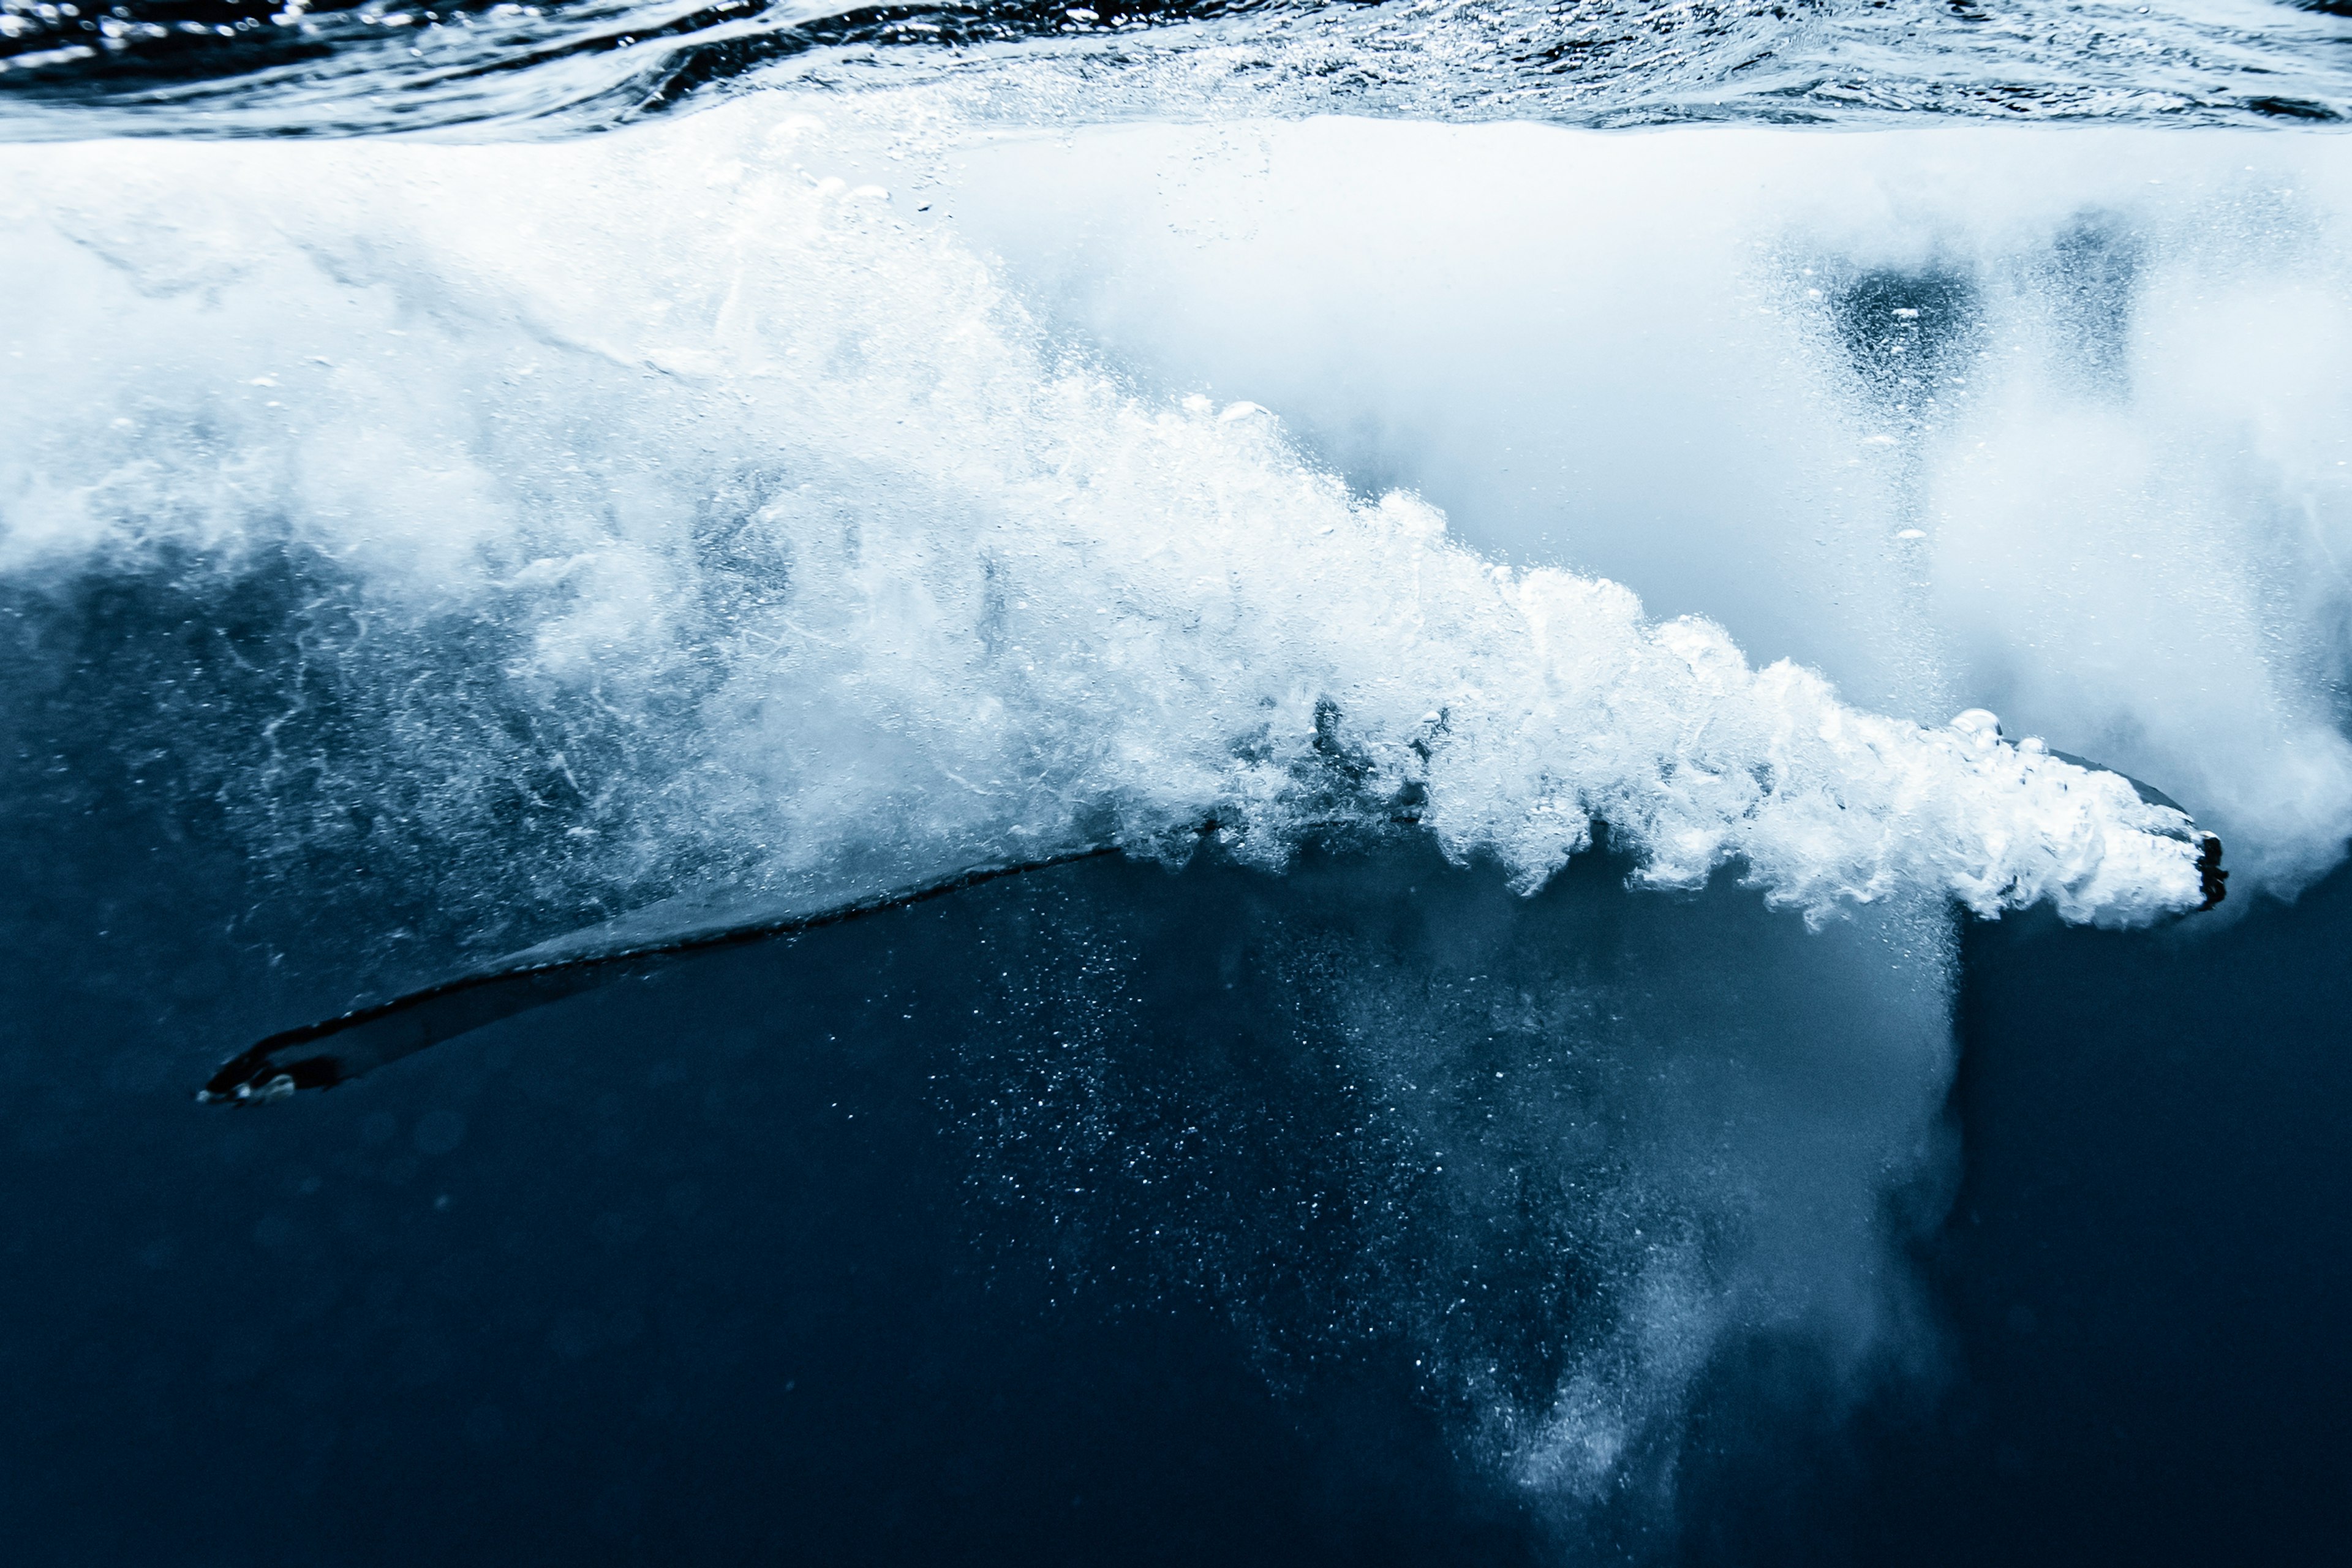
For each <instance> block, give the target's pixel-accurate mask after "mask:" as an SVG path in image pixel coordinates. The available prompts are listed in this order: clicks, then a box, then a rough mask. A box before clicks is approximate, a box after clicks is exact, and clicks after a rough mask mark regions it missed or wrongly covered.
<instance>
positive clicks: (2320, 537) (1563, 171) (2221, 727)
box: [933, 120, 2352, 891]
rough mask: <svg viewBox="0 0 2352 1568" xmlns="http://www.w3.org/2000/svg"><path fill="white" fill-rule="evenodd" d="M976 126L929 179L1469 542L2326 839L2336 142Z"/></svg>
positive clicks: (1075, 302) (2292, 846)
mask: <svg viewBox="0 0 2352 1568" xmlns="http://www.w3.org/2000/svg"><path fill="white" fill-rule="evenodd" d="M963 165H964V166H961V167H959V168H957V169H954V170H951V171H950V177H949V178H948V180H947V181H946V183H945V184H942V186H941V187H940V190H939V192H938V193H937V194H936V195H935V196H934V198H933V199H935V200H936V201H938V202H939V203H940V205H941V207H942V208H943V209H947V210H952V211H953V212H954V213H955V214H956V221H957V222H958V224H959V225H961V226H962V228H963V229H964V230H965V231H966V232H967V233H968V234H970V235H971V236H972V237H974V238H975V239H976V240H977V241H979V242H980V243H982V244H984V245H985V246H986V247H989V249H991V250H992V251H993V252H995V253H997V254H998V255H1000V256H1001V257H1002V258H1003V263H1004V266H1005V268H1006V272H1007V276H1008V277H1010V278H1012V279H1014V280H1016V281H1017V282H1018V283H1020V284H1021V285H1022V286H1023V288H1024V289H1025V291H1026V297H1027V298H1028V299H1029V300H1031V301H1032V302H1033V303H1034V306H1035V308H1037V309H1038V310H1040V311H1041V312H1042V313H1043V314H1044V315H1045V318H1046V319H1047V320H1049V321H1052V322H1054V323H1055V324H1056V325H1058V326H1061V327H1063V328H1064V329H1065V330H1066V331H1070V332H1072V333H1073V334H1075V335H1078V336H1081V337H1083V338H1084V340H1085V341H1087V342H1090V343H1093V344H1097V345H1101V346H1102V348H1103V350H1104V352H1107V353H1111V354H1113V355H1115V356H1116V358H1117V360H1118V363H1120V364H1121V365H1122V367H1124V368H1125V369H1126V370H1127V371H1128V372H1129V374H1132V375H1134V376H1135V377H1136V378H1137V379H1138V380H1139V382H1141V383H1143V384H1148V385H1167V386H1171V387H1174V388H1176V389H1178V390H1181V391H1192V390H1196V389H1197V390H1201V391H1204V392H1213V393H1214V394H1215V395H1217V396H1218V397H1219V398H1221V399H1223V398H1232V397H1246V398H1252V399H1255V400H1256V401H1258V402H1261V403H1264V404H1265V405H1268V406H1270V407H1274V408H1276V409H1278V410H1279V411H1280V412H1281V413H1282V415H1283V416H1284V417H1285V418H1286V420H1287V421H1288V422H1289V423H1290V426H1291V427H1292V428H1293V429H1294V430H1295V431H1297V433H1298V434H1299V436H1300V437H1301V438H1302V439H1303V440H1304V441H1305V442H1306V443H1307V445H1308V446H1309V447H1311V448H1312V449H1313V450H1315V451H1317V452H1318V453H1319V454H1322V455H1323V458H1324V460H1326V461H1328V462H1330V463H1331V464H1333V465H1334V466H1336V467H1339V468H1342V469H1343V470H1344V471H1346V472H1348V473H1349V475H1350V476H1351V478H1353V479H1355V481H1356V482H1357V483H1359V484H1360V485H1361V486H1367V487H1378V486H1381V485H1385V484H1391V483H1401V484H1404V485H1407V486H1410V487H1412V488H1413V489H1416V490H1418V491H1419V492H1420V493H1422V494H1423V495H1424V496H1425V497H1427V498H1428V499H1429V500H1432V501H1433V502H1434V503H1436V504H1439V505H1441V506H1443V507H1444V509H1445V510H1447V511H1448V513H1449V515H1450V516H1451V518H1452V520H1453V522H1454V528H1455V529H1456V531H1458V532H1459V533H1460V534H1461V535H1462V536H1463V537H1465V539H1467V540H1469V541H1470V542H1473V543H1474V544H1475V545H1477V546H1478V547H1480V548H1482V549H1485V550H1487V551H1490V552H1497V553H1502V554H1506V555H1507V556H1509V557H1510V558H1512V559H1515V560H1520V561H1538V562H1552V563H1561V564H1568V565H1573V566H1575V567H1578V568H1579V569H1580V570H1585V571H1589V572H1595V573H1598V574H1602V575H1605V576H1608V577H1611V578H1612V579H1614V580H1616V581H1620V582H1622V583H1624V584H1627V585H1628V586H1630V587H1633V588H1634V589H1635V590H1636V591H1637V592H1639V593H1640V594H1641V595H1643V599H1644V600H1645V602H1647V603H1648V604H1649V605H1652V606H1654V608H1657V609H1660V610H1663V611H1666V612H1670V613H1671V612H1680V611H1692V612H1696V613H1700V614H1704V615H1706V616H1708V617H1709V618H1710V619H1713V620H1715V621H1717V622H1718V623H1719V624H1721V625H1723V626H1727V628H1728V629H1729V630H1730V631H1731V632H1732V633H1733V635H1734V636H1735V637H1737V638H1738V641H1739V642H1740V643H1741V645H1742V646H1743V647H1746V648H1748V650H1750V652H1751V653H1753V654H1755V655H1757V656H1758V657H1759V660H1760V659H1762V658H1770V657H1773V656H1777V655H1780V654H1783V653H1786V654H1790V655H1793V656H1795V657H1797V658H1799V659H1800V660H1801V661H1802V662H1804V663H1807V664H1809V665H1811V666H1813V667H1815V668H1820V669H1822V670H1823V671H1824V672H1825V673H1827V674H1828V675H1830V676H1831V677H1832V679H1834V680H1835V681H1836V682H1837V683H1838V685H1839V686H1840V688H1841V689H1842V690H1843V691H1844V692H1845V693H1847V694H1848V696H1849V697H1850V698H1851V699H1852V700H1855V701H1856V702H1857V703H1858V704H1859V705H1860V706H1863V707H1866V708H1871V709H1874V710H1881V711H1889V712H1895V713H1900V714H1904V715H1906V716H1909V717H1912V718H1915V719H1917V720H1920V721H1923V722H1933V721H1937V720H1939V719H1940V718H1942V717H1943V716H1945V715H1947V714H1949V713H1951V712H1953V711H1955V710H1958V709H1960V708H1963V707H1966V706H1969V705H1970V704H1972V703H1976V702H1989V703H1990V705H1991V706H1992V707H1994V708H1996V709H1998V710H2000V712H2001V713H2002V714H2003V715H2004V716H2005V717H2007V718H2008V719H2010V720H2011V721H2012V723H2013V726H2014V727H2015V729H2016V730H2017V731H2020V732H2025V733H2041V734H2044V735H2047V736H2048V737H2049V738H2050V739H2051V741H2052V742H2053V744H2056V745H2057V746H2059V747H2061V748H2062V749H2063V750H2066V751H2069V752H2077V753H2081V754H2085V755H2090V756H2095V757H2096V758H2098V759H2099V760H2100V761H2102V762H2105V763H2112V764H2113V765H2116V766H2118V767H2122V768H2125V769H2126V770H2127V771H2129V772H2131V773H2136V774H2137V775H2139V776H2141V777H2144V778H2147V779H2149V780H2151V781H2153V782H2155V783H2158V784H2161V785H2162V786H2163V787H2164V788H2165V789H2166V790H2167V791H2168V792H2169V793H2171V794H2172V795H2175V796H2177V797H2178V798H2179V799H2180V800H2182V801H2183V802H2184V803H2185V804H2186V805H2188V806H2189V808H2190V809H2191V810H2192V811H2194V812H2195V813H2196V814H2197V815H2198V817H2199V820H2200V822H2202V823H2205V824H2206V825H2207V826H2212V827H2214V828H2215V829H2216V830H2217V831H2219V832H2220V833H2221V836H2222V837H2224V839H2226V840H2227V841H2228V843H2229V845H2230V847H2231V860H2232V863H2233V865H2235V866H2237V867H2238V868H2239V869H2240V873H2241V875H2240V879H2239V882H2238V883H2237V886H2239V887H2240V888H2245V887H2247V886H2249V885H2250V884H2252V885H2255V886H2268V887H2270V888H2273V889H2278V890H2283V891H2284V890H2292V889H2294V888H2295V887H2297V886H2300V885H2301V884H2302V883H2304V882H2305V881H2306V880H2308V879H2310V878H2312V877H2314V876H2316V875H2318V874H2320V873H2321V872H2323V871H2325V870H2326V868H2329V867H2330V866H2332V865H2334V864H2335V863H2336V860H2337V859H2338V858H2340V856H2341V854H2342V852H2343V847H2344V844H2345V841H2346V838H2347V835H2352V746H2347V743H2346V742H2345V739H2344V737H2343V735H2342V733H2341V726H2342V721H2343V718H2344V712H2343V709H2342V703H2341V699H2340V696H2339V692H2340V690H2341V687H2342V682H2343V679H2344V677H2345V674H2346V670H2347V664H2346V660H2347V651H2352V644H2347V639H2346V638H2345V637H2344V632H2343V628H2344V627H2345V626H2347V624H2352V579H2347V575H2346V570H2347V568H2346V563H2347V562H2352V467H2347V463H2352V437H2347V434H2346V433H2347V431H2352V403H2347V396H2352V395H2347V391H2346V385H2345V381H2344V378H2343V376H2342V375H2341V374H2339V373H2338V367H2340V366H2341V364H2342V363H2344V361H2345V354H2346V352H2347V346H2352V303H2347V301H2352V273H2347V262H2346V259H2345V258H2347V256H2352V142H2346V141H2345V140H2344V139H2343V138H2340V137H2322V136H2278V135H2261V134H2243V133H2188V134H2181V133H2176V132H2156V131H2138V132H2112V131H2087V130H2084V131H2066V132H2056V131H2043V132H2033V131H2024V130H2016V131H2002V130H1996V129H1991V128H1986V127H1973V128H1968V129H1963V130H1945V131H1937V132H1899V133H1894V132H1890V133H1884V134H1870V135H1837V136H1825V135H1822V134H1818V133H1806V132H1784V131H1767V130H1756V129H1737V128H1731V127H1709V128H1705V129H1694V130H1690V131H1685V132H1664V133H1652V134H1643V135H1613V136H1612V135H1602V134H1594V133H1580V132H1565V131H1559V130H1553V129H1547V128H1543V127H1538V126H1529V125H1493V126H1458V125H1457V126H1427V125H1403V124H1388V123H1377V122H1367V121H1345V120H1322V121H1305V122H1300V123H1287V124H1285V123H1274V122H1257V123H1252V122H1232V121H1227V122H1223V123H1218V124H1213V125H1201V126H1181V125H1179V126H1168V125H1135V126H1121V127H1116V128H1107V129H1099V130H1095V131H1091V132H1084V133H1081V134H1076V135H1061V136H1056V137H1053V138H1045V137H1034V138H1022V137H1010V138H1006V139H1003V140H1000V141H997V142H992V143H989V144H986V145H984V146H980V147H976V148H974V149H973V150H972V151H971V153H968V154H967V155H966V156H965V158H964V160H963ZM1869 277H1875V278H1877V279H1881V283H1880V285H1879V291H1880V292H1881V293H1884V295H1885V298H1884V299H1881V300H1876V301H1875V306H1874V309H1883V310H1884V313H1885V321H1884V322H1883V323H1882V325H1883V327H1884V328H1885V330H1887V331H1893V330H1895V329H1896V328H1904V329H1911V328H1922V323H1923V322H1924V323H1925V327H1924V328H1922V330H1929V331H1934V330H1947V329H1950V328H1951V327H1952V326H1953V324H1954V323H1953V321H1952V320H1951V317H1950V315H1949V314H1943V315H1942V317H1941V320H1937V317H1938V316H1939V312H1938V310H1937V309H1936V307H1937V304H1938V303H1939V300H1940V302H1942V303H1945V304H1957V305H1958V308H1959V310H1960V313H1961V314H1962V315H1963V316H1964V317H1965V318H1966V320H1965V321H1963V322H1961V323H1960V324H1959V326H1958V331H1955V332H1954V333H1953V337H1952V340H1951V342H1952V344H1953V346H1952V347H1951V349H1950V350H1949V351H1948V353H1951V354H1953V355H1957V358H1956V359H1955V360H1953V361H1952V363H1948V364H1946V365H1945V366H1943V367H1942V368H1943V370H1944V372H1945V374H1944V375H1943V376H1941V377H1928V378H1926V379H1925V380H1922V379H1921V378H1919V377H1917V376H1916V375H1914V376H1913V381H1914V384H1912V385H1910V386H1908V387H1906V386H1905V385H1904V384H1903V382H1902V380H1901V379H1900V375H1899V374H1897V373H1898V372H1899V368H1900V367H1899V366H1896V365H1895V363H1894V362H1893V361H1892V360H1891V359H1889V360H1888V361H1886V362H1885V363H1887V364H1888V366H1889V375H1888V377H1887V378H1886V379H1885V380H1883V381H1882V382H1880V383H1879V384H1875V385H1873V384H1866V383H1865V382H1864V380H1863V379H1862V378H1859V377H1857V375H1856V373H1855V365H1854V362H1853V348H1852V345H1851V344H1850V343H1848V342H1842V341H1841V333H1842V331H1857V330H1869V329H1870V323H1868V322H1864V321H1855V320H1846V321H1841V319H1840V317H1839V314H1838V312H1839V310H1840V301H1841V300H1855V299H1857V298H1860V296H1856V295H1854V294H1853V293H1852V292H1851V291H1850V290H1851V289H1852V286H1853V283H1854V281H1855V279H1858V278H1869ZM1906 278H1918V279H1924V280H1925V283H1926V285H1927V289H1928V290H1929V291H1930V294H1931V295H1932V296H1933V297H1926V298H1922V297H1913V296H1911V295H1909V294H1906V293H1905V292H1904V289H1905V287H1906V285H1905V284H1904V283H1903V282H1902V279H1906ZM1936 289H1944V290H1946V291H1947V292H1946V293H1944V294H1942V295H1934V291H1935V290H1936ZM1923 304H1925V305H1927V306H1928V307H1929V309H1928V310H1927V311H1926V312H1925V313H1924V314H1918V313H1915V314H1912V315H1909V316H1905V315H1902V314H1901V313H1900V312H1902V311H1905V310H1909V311H1913V312H1918V311H1919V310H1920V307H1921V306H1922V305H1923ZM1855 308H1857V309H1858V308H1859V307H1855ZM1961 339H1965V340H1966V341H1965V342H1961V341H1959V340H1961ZM1961 373H1966V374H1961Z"/></svg>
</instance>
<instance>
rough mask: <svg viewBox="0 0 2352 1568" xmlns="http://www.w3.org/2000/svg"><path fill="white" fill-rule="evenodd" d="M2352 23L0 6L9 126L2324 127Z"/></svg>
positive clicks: (2178, 14)
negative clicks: (812, 95)
mask: <svg viewBox="0 0 2352 1568" xmlns="http://www.w3.org/2000/svg"><path fill="white" fill-rule="evenodd" d="M2347 26H2352V23H2347V21H2346V20H2345V18H2344V17H2343V16H2342V14H2341V7H2339V6H2336V5H2328V4H2325V3H2322V4H2315V5H2307V6H2294V5H2255V4H2250V5H2241V6H2232V7H2220V8H2217V7H2212V6H2205V5H2187V4H2174V5H2155V6H2126V5H2090V6H2085V5H2062V4H2053V3H2047V0H2037V3H2036V4H2032V5H2023V6H2011V7H2006V8H2003V9H2001V10H2000V11H1998V12H1996V11H1991V10H1987V9H1985V8H1983V7H1979V6H1977V5H1968V4H1951V5H1945V4H1927V3H1923V0H1908V3H1906V4H1902V5H1885V4H1883V3H1880V4H1860V3H1854V0H1816V3H1813V4H1808V5H1796V6H1791V5H1785V4H1780V3H1778V0H1714V3H1709V4H1705V5H1678V6H1667V7H1658V6H1652V5H1637V4H1630V3H1622V0H1621V3H1618V4H1612V5H1580V6H1577V7H1575V8H1574V9H1573V10H1572V11H1570V12H1561V11H1559V10H1558V9H1557V8H1555V7H1549V6H1545V5H1528V4H1518V3H1513V4H1481V5H1467V4H1459V3H1450V4H1430V3H1391V4H1386V5H1318V4H1250V3H1247V0H1198V3H1181V0H1179V3H1173V4H1163V5H1126V4H1121V3H1119V0H1103V3H1102V4H1099V5H1091V6H1073V5H1058V4H1036V3H1034V0H1009V3H1008V0H975V3H972V4H968V5H867V6H854V7H847V8H833V9H828V8H825V7H823V6H817V5H808V4H805V3H803V0H791V3H785V4H761V3H760V0H718V3H716V4H691V3H678V0H669V3H662V4H634V5H632V4H615V3H612V0H586V3H578V4H549V5H516V4H506V3H501V4H494V5H492V4H481V3H479V0H460V3H457V4H451V5H433V6H418V7H401V6H396V5H384V4H377V3H373V0H370V3H367V4H362V5H342V4H333V3H328V4H318V5H304V4H299V3H296V4H289V5H284V6H283V7H281V8H278V9H271V8H269V7H268V6H265V5H260V4H255V5H249V6H248V5H237V4H233V3H230V4H224V3H219V0H129V3H127V4H123V5H111V6H107V7H103V8H101V7H100V6H98V5H86V6H85V5H75V4H71V3H70V0H68V3H67V4H63V5H51V4H47V3H36V0H7V5H6V7H5V10H0V134H6V135H9V136H13V137H18V138H26V137H32V138H41V137H74V136H87V135H93V134H142V133H146V134H156V133H169V134H177V135H289V134H291V135H348V134H357V133H367V132H384V131H415V130H428V131H436V132H453V131H466V130H469V129H470V130H473V131H483V130H493V131H498V132H501V133H507V134H511V133H513V132H514V131H515V129H516V128H517V127H520V126H529V125H536V126H538V127H540V128H541V129H542V130H544V131H546V132H554V133H562V132H577V131H583V130H592V129H601V128H605V127H609V126H613V125H616V124H622V123H626V122H628V121H634V120H637V119H642V118H644V117H646V116H647V115H651V114H658V113H662V112H665V111H667V110H670V109H672V108H675V107H677V106H678V105H680V104H683V103H688V102H696V103H699V102H703V101H706V100H709V99H710V98H712V97H713V96H714V95H725V94H728V93H731V92H732V91H734V90H736V89H739V88H741V87H747V86H774V85H778V84H779V83H789V84H798V85H802V86H807V87H816V88H819V89H861V88H867V87H880V86H887V87H904V86H908V85H910V84H916V83H929V84H933V85H937V86H940V87H943V88H946V89H950V90H953V91H955V92H957V93H958V94H959V95H960V96H961V98H962V99H963V100H964V107H965V109H966V110H967V111H969V112H976V113H979V114H982V115H984V116H995V117H999V118H1001V119H1002V120H1003V121H1006V122H1036V121H1069V122H1090V121H1106V120H1112V119H1122V118H1136V117H1140V116H1176V117H1180V118H1199V117H1202V116H1219V115H1232V114H1235V113H1249V114H1269V113H1271V114H1285V115H1303V114H1310V113H1331V112H1339V113H1351V114H1382V115H1402V116H1411V117H1416V118H1429V119H1449V120H1457V121H1458V120H1500V119H1514V120H1530V119H1534V120H1547V121H1554V122H1557V123H1563V124H1576V125H1604V126H1617V125H1655V124H1669V123H1676V122H1684V121H1748V122H1764V123H1781V124H1786V123H1836V124H1857V123H1860V124H1873V123H1885V122H1888V121H1894V120H1898V119H1916V118H1918V117H1920V116H1937V117H1942V116H1954V117H1961V118H1969V119H1985V120H1996V121H2010V122H2014V121H2042V120H2096V121H2126V122H2164V123H2172V124H2180V123H2197V124H2232V123H2234V124H2263V123H2267V124H2278V123H2282V122H2286V123H2310V122H2326V121H2340V120H2342V119H2344V118H2345V117H2346V116H2347V113H2352V81H2347V74H2346V70H2345V68H2344V66H2343V65H2342V63H2341V58H2342V47H2341V46H2342V44H2343V41H2344V39H2345V37H2346V29H2347Z"/></svg>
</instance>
